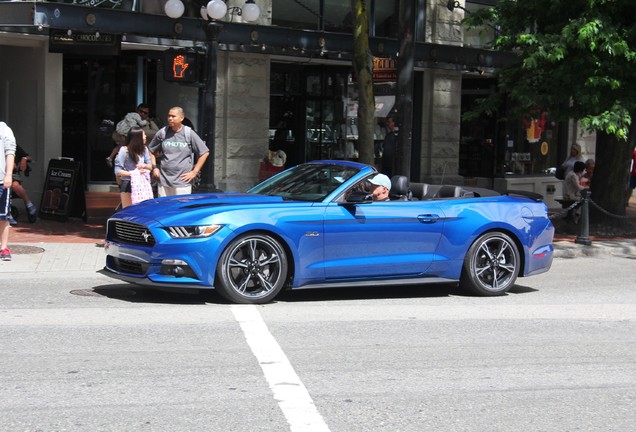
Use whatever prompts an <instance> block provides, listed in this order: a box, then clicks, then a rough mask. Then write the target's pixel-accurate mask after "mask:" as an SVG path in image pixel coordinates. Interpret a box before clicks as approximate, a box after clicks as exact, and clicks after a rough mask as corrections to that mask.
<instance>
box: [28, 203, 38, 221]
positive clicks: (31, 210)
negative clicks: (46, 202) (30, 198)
mask: <svg viewBox="0 0 636 432" xmlns="http://www.w3.org/2000/svg"><path fill="white" fill-rule="evenodd" d="M27 218H28V219H29V223H35V221H36V220H37V218H38V209H36V208H35V205H33V203H29V205H28V206H27Z"/></svg>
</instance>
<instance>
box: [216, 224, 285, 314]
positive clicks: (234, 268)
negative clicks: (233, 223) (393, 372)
mask: <svg viewBox="0 0 636 432" xmlns="http://www.w3.org/2000/svg"><path fill="white" fill-rule="evenodd" d="M288 268H289V266H288V262H287V255H286V254H285V250H284V248H283V247H282V245H281V244H280V242H278V241H277V240H275V239H274V238H272V237H271V236H269V235H267V234H259V233H253V234H246V235H243V236H241V237H238V238H237V239H235V240H233V241H232V243H230V244H229V245H228V247H227V248H225V250H224V251H223V253H222V254H221V258H220V259H219V263H218V264H217V267H216V272H217V273H216V274H217V283H216V289H217V291H218V292H219V294H220V295H222V296H223V297H225V298H226V299H227V300H229V301H231V302H234V303H245V304H259V303H267V302H269V301H271V300H272V299H273V298H274V297H276V295H277V294H278V293H279V292H280V290H281V289H282V288H283V285H284V284H285V281H286V280H287V274H288Z"/></svg>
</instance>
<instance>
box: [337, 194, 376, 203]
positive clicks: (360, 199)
mask: <svg viewBox="0 0 636 432" xmlns="http://www.w3.org/2000/svg"><path fill="white" fill-rule="evenodd" d="M372 202H373V195H371V194H368V193H365V192H353V193H352V194H351V195H349V196H348V197H347V200H346V201H345V202H344V203H342V204H345V205H346V204H371V203H372Z"/></svg>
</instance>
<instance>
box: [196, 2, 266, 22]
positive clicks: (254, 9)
mask: <svg viewBox="0 0 636 432" xmlns="http://www.w3.org/2000/svg"><path fill="white" fill-rule="evenodd" d="M205 11H206V13H207V16H208V17H210V18H212V19H216V20H220V19H221V18H223V17H224V16H225V14H226V13H228V11H229V13H230V16H231V18H230V21H232V20H233V19H234V15H238V16H240V17H243V20H244V21H246V22H253V21H256V20H257V19H258V17H259V16H260V15H261V8H259V7H258V5H257V4H256V3H254V0H247V1H246V2H245V4H244V5H243V8H240V7H236V6H233V7H230V8H229V10H228V7H227V4H226V3H225V1H224V0H210V1H209V2H208V5H207V6H206V8H205ZM201 16H203V8H201Z"/></svg>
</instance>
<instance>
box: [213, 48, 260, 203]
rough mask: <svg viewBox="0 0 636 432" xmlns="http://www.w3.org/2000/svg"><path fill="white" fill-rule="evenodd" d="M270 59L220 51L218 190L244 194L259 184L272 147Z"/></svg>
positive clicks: (217, 111) (217, 132)
mask: <svg viewBox="0 0 636 432" xmlns="http://www.w3.org/2000/svg"><path fill="white" fill-rule="evenodd" d="M269 75H270V60H269V57H267V56H264V55H260V54H243V53H228V52H220V53H219V57H218V78H217V80H218V81H217V98H216V102H217V105H216V113H217V118H216V138H215V140H216V141H215V142H216V152H215V173H214V178H215V181H216V187H217V188H219V189H221V190H223V191H228V192H229V191H235V192H244V191H246V190H247V189H249V188H251V187H252V186H254V185H255V184H256V183H257V178H258V168H259V162H260V161H261V160H262V159H263V157H264V156H266V155H267V149H268V146H269Z"/></svg>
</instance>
